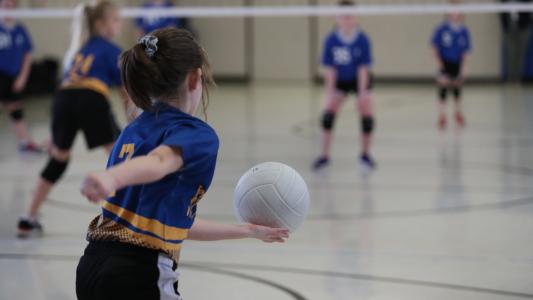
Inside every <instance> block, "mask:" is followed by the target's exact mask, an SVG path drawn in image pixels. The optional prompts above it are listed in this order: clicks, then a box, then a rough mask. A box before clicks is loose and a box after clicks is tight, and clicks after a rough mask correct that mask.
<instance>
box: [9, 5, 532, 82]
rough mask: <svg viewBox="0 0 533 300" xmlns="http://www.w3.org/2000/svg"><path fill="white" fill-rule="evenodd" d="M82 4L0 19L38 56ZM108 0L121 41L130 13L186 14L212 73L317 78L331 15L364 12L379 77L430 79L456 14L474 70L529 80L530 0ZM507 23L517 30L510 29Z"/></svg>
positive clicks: (52, 49) (53, 50) (27, 8)
mask: <svg viewBox="0 0 533 300" xmlns="http://www.w3.org/2000/svg"><path fill="white" fill-rule="evenodd" d="M93 1H95V0H93ZM81 2H82V1H77V0H18V4H19V5H18V8H17V9H13V10H0V18H1V17H6V16H12V17H16V18H19V19H21V20H22V21H23V22H24V23H26V24H28V26H29V27H30V29H31V33H32V34H33V36H34V38H35V39H36V40H37V41H36V44H37V45H39V47H38V48H37V51H38V54H43V55H44V54H46V55H52V56H55V57H61V56H62V54H63V53H62V51H63V48H62V47H65V49H66V45H67V42H66V40H67V39H68V38H66V37H68V36H69V32H70V25H69V23H68V22H70V19H71V18H72V17H73V15H74V10H75V7H76V6H77V5H78V4H79V3H81ZM83 2H90V1H83ZM113 2H114V3H115V4H117V5H118V6H119V7H120V12H121V15H122V16H123V17H124V18H126V19H128V22H127V24H128V26H126V28H125V30H123V32H122V34H121V37H119V41H120V43H121V45H122V46H123V47H128V46H129V45H131V43H133V42H134V41H135V39H136V38H137V36H135V33H134V32H133V31H134V28H135V24H134V23H133V22H131V20H132V19H137V18H145V19H150V20H156V19H158V18H168V17H176V18H182V19H187V20H188V22H187V23H188V25H189V26H188V27H187V28H188V29H190V30H191V31H193V32H195V33H196V34H197V36H199V38H200V40H201V42H202V44H203V45H204V47H205V48H206V49H207V50H208V52H209V54H210V57H211V60H212V63H213V65H214V72H215V75H219V76H227V77H231V78H234V77H235V78H247V79H250V78H252V79H281V80H284V79H312V78H317V77H319V76H320V55H321V53H322V49H323V41H324V38H325V37H326V36H327V35H328V34H329V32H331V30H332V29H333V27H334V24H335V20H334V17H333V16H335V15H339V14H354V15H358V16H361V18H360V23H361V25H362V28H363V30H364V31H365V32H367V33H368V34H369V35H370V38H371V40H372V46H373V54H374V57H375V63H374V65H373V67H374V70H375V74H376V77H377V78H378V79H379V78H385V77H388V78H407V79H409V78H424V79H427V78H431V77H432V76H433V74H434V73H435V66H434V61H433V59H432V56H431V53H430V49H429V40H430V37H431V35H432V32H433V30H434V28H435V27H436V26H437V25H438V24H439V23H440V22H442V18H443V16H444V15H445V14H447V13H463V14H465V16H466V24H467V26H468V27H469V28H470V29H471V32H472V40H473V49H474V50H473V55H472V59H471V60H469V73H470V75H472V77H476V78H480V79H483V78H489V79H497V78H508V77H513V78H518V77H520V76H523V75H521V74H522V73H524V72H525V71H524V70H528V71H527V74H528V75H527V76H528V78H532V79H533V30H531V28H532V26H533V25H532V24H533V17H532V15H533V2H527V1H526V0H521V1H505V2H504V1H495V0H463V1H461V3H460V4H450V2H449V1H445V0H426V1H423V0H359V1H356V2H357V3H358V4H357V5H356V6H338V5H337V1H336V0H176V1H173V4H174V5H175V6H173V7H165V8H150V9H146V8H143V7H142V4H143V3H145V2H147V1H145V0H114V1H113ZM517 20H518V21H517ZM509 24H512V25H509ZM516 24H518V25H516ZM48 27H49V28H48ZM508 27H512V29H513V30H514V28H517V27H519V30H518V32H517V33H512V32H511V33H509V32H506V30H508V29H509V28H508ZM529 32H531V33H529ZM51 41H53V42H51ZM61 45H64V46H61ZM512 70H515V71H512ZM513 72H514V73H515V75H513V76H511V75H509V74H512V73H513Z"/></svg>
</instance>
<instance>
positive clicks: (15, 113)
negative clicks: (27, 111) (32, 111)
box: [9, 109, 24, 122]
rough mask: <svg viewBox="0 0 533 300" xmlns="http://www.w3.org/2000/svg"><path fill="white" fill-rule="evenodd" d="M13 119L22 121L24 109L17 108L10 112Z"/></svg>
mask: <svg viewBox="0 0 533 300" xmlns="http://www.w3.org/2000/svg"><path fill="white" fill-rule="evenodd" d="M9 116H10V117H11V119H12V120H13V121H15V122H17V121H20V120H22V119H23V118H24V111H23V110H22V109H17V110H14V111H12V112H10V113H9Z"/></svg>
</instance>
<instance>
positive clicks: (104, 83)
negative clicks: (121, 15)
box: [62, 36, 122, 96]
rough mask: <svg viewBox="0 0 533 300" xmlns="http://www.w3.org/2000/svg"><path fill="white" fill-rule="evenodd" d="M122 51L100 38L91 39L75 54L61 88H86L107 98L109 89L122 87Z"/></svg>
mask: <svg viewBox="0 0 533 300" xmlns="http://www.w3.org/2000/svg"><path fill="white" fill-rule="evenodd" d="M121 52H122V50H121V49H120V48H119V47H118V46H116V45H115V44H113V43H112V42H110V41H108V40H106V39H104V38H102V37H98V36H95V37H92V38H90V39H89V40H88V41H87V43H85V45H84V46H83V47H82V48H81V50H80V51H79V52H78V54H76V56H75V57H74V60H73V61H72V63H71V65H70V66H69V67H68V68H67V71H66V72H65V74H64V78H63V85H62V86H63V88H87V89H90V90H94V91H96V92H98V93H101V94H103V95H104V96H108V94H109V87H111V86H120V85H122V80H121V78H120V69H119V63H118V60H119V56H120V53H121Z"/></svg>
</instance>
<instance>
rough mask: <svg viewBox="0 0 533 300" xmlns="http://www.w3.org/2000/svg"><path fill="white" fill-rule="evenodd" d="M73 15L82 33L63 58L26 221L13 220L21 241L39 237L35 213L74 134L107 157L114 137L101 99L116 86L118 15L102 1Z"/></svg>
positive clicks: (118, 81) (59, 172)
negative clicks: (44, 159)
mask: <svg viewBox="0 0 533 300" xmlns="http://www.w3.org/2000/svg"><path fill="white" fill-rule="evenodd" d="M78 9H79V10H80V12H81V14H82V15H83V16H84V17H82V18H79V19H77V21H81V22H82V23H81V25H82V26H81V27H79V29H82V30H81V31H82V32H78V33H77V34H73V45H74V48H76V49H75V51H69V52H67V55H66V56H67V60H66V61H67V62H66V71H65V75H64V78H63V82H62V84H61V88H60V90H59V92H58V93H57V94H56V96H55V99H54V101H53V105H52V146H51V150H50V159H49V161H48V163H47V164H46V166H45V167H44V169H43V171H42V173H41V177H40V178H39V181H38V183H37V187H36V189H35V192H34V195H33V199H32V203H31V206H30V207H29V209H28V212H27V215H26V216H24V217H22V218H21V219H20V220H19V224H18V230H19V236H21V237H26V236H28V235H30V234H34V233H35V234H41V233H42V226H41V225H40V223H39V222H38V220H37V216H38V212H39V209H40V207H41V205H42V203H43V202H44V200H45V199H46V197H47V195H48V193H49V191H50V190H51V188H52V187H53V185H54V184H55V183H56V182H57V181H58V180H59V178H60V177H61V175H62V174H63V173H64V172H65V170H66V168H67V165H68V162H69V159H70V149H71V147H72V144H73V142H74V138H75V137H76V134H77V133H78V131H82V132H83V134H84V136H85V141H86V142H87V146H88V147H89V149H94V148H97V147H104V148H105V149H106V151H108V152H110V151H111V149H112V147H113V142H114V141H115V139H116V137H117V136H118V133H119V129H118V127H117V125H116V123H115V120H114V118H113V115H112V113H111V108H110V104H109V102H108V99H107V98H108V96H109V88H110V87H112V86H121V85H122V84H121V78H120V70H119V66H118V58H119V56H120V53H121V49H120V48H119V47H117V46H116V45H115V44H113V43H112V42H111V39H112V38H113V37H115V36H116V35H117V34H118V32H119V31H120V26H121V22H120V18H119V15H118V13H119V12H118V9H117V8H116V7H115V6H114V5H113V4H112V3H111V2H108V1H100V2H99V3H98V4H97V5H96V6H85V5H82V6H80V7H79V8H78ZM75 22H76V20H75ZM75 27H78V26H75ZM83 31H88V33H87V36H88V39H87V40H86V41H84V42H83V43H79V44H80V45H82V46H81V48H78V47H77V46H76V44H78V43H77V42H79V38H80V36H84V35H85V34H83ZM69 53H73V54H74V55H72V56H71V55H69ZM68 57H72V59H68Z"/></svg>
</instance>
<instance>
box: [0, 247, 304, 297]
mask: <svg viewBox="0 0 533 300" xmlns="http://www.w3.org/2000/svg"><path fill="white" fill-rule="evenodd" d="M0 259H10V260H44V261H50V260H54V261H69V262H70V261H78V260H79V259H80V257H79V256H76V255H58V254H19V253H0ZM182 267H183V268H188V269H192V270H196V271H200V272H202V271H203V272H207V273H213V274H219V275H226V276H230V277H234V278H240V279H244V280H247V281H252V282H255V283H259V284H262V285H266V286H269V287H271V288H274V289H276V290H279V291H281V292H283V293H285V294H287V295H289V296H290V297H291V298H292V299H294V300H307V298H306V297H304V296H303V295H302V294H300V293H299V292H297V291H295V290H294V289H291V288H290V287H287V286H285V285H282V284H279V283H276V282H274V281H271V280H267V279H264V278H261V277H257V276H252V275H248V274H243V273H239V272H236V271H231V270H225V269H222V268H220V267H212V266H209V265H207V264H193V263H181V264H180V268H182Z"/></svg>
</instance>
